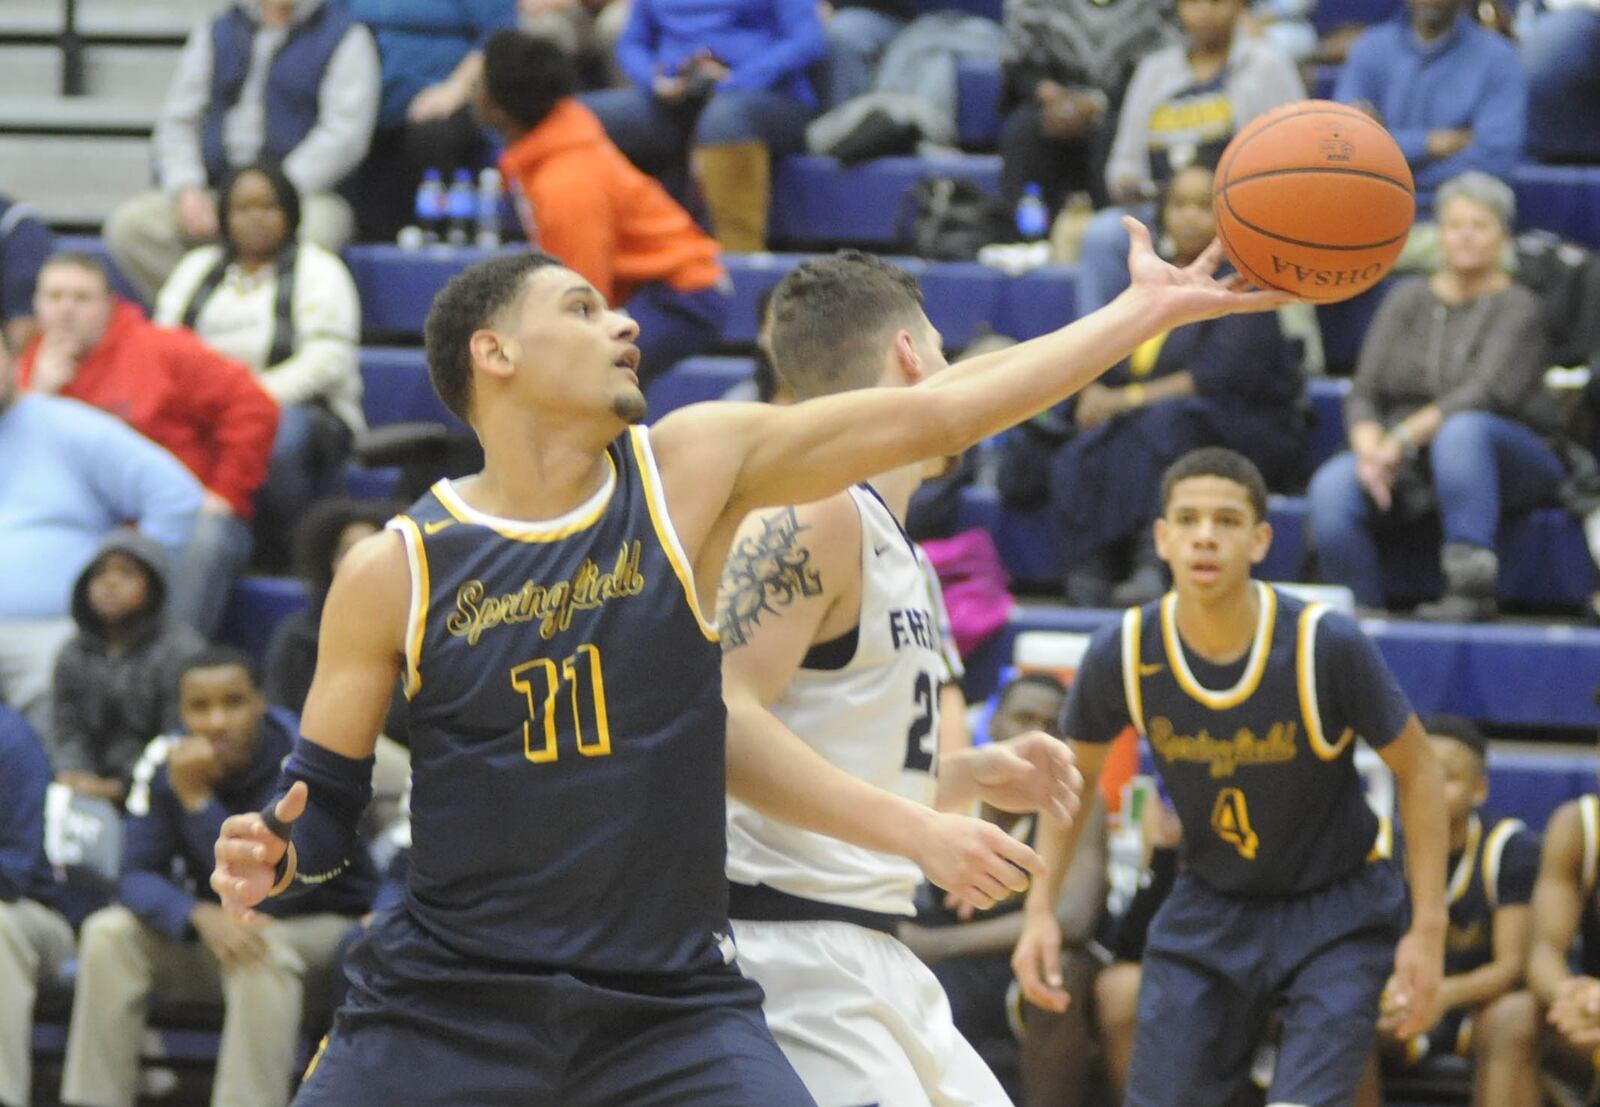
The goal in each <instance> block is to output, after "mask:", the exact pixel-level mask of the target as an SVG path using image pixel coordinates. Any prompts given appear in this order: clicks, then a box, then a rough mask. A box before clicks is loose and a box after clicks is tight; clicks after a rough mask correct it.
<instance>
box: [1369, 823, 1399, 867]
mask: <svg viewBox="0 0 1600 1107" xmlns="http://www.w3.org/2000/svg"><path fill="white" fill-rule="evenodd" d="M1393 856H1394V823H1393V822H1392V821H1390V819H1389V816H1387V815H1379V816H1378V833H1377V835H1376V836H1375V837H1374V838H1373V839H1372V848H1371V849H1370V850H1368V851H1367V860H1368V861H1387V860H1389V858H1391V857H1393Z"/></svg>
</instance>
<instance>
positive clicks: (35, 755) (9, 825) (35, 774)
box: [0, 707, 73, 1107]
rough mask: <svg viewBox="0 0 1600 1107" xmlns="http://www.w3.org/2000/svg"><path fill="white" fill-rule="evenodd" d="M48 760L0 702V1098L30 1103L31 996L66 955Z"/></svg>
mask: <svg viewBox="0 0 1600 1107" xmlns="http://www.w3.org/2000/svg"><path fill="white" fill-rule="evenodd" d="M49 785H50V760H49V758H47V757H46V756H45V753H44V745H43V743H41V742H40V740H39V735H38V734H36V733H35V732H34V729H33V728H32V727H30V726H29V725H28V721H27V720H26V719H24V718H23V717H22V716H21V715H19V714H17V713H16V712H15V711H12V710H11V709H9V708H7V707H0V1104H4V1105H5V1107H27V1104H29V1103H31V1102H32V1098H31V1097H32V1084H33V1072H32V1060H33V1056H32V1054H33V1002H34V998H35V997H36V996H37V995H38V994H39V987H40V986H41V985H42V984H46V983H48V982H49V981H51V980H53V979H55V977H56V975H57V973H59V972H60V970H61V967H62V966H63V965H65V964H66V963H67V961H68V960H70V959H71V957H72V953H73V947H72V927H71V926H70V925H69V924H68V923H67V920H66V919H64V918H62V917H61V915H60V914H59V913H58V912H57V911H56V910H55V908H54V906H53V903H54V900H55V878H54V877H53V876H52V874H51V871H50V863H49V862H48V861H47V860H46V859H45V855H44V797H45V789H46V788H48V787H49Z"/></svg>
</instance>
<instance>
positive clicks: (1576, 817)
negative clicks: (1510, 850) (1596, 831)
mask: <svg viewBox="0 0 1600 1107" xmlns="http://www.w3.org/2000/svg"><path fill="white" fill-rule="evenodd" d="M1597 813H1600V801H1597V800H1596V798H1595V797H1594V796H1580V797H1578V798H1577V799H1573V800H1568V801H1567V802H1566V803H1563V804H1562V805H1561V806H1560V807H1557V808H1556V809H1555V810H1554V811H1553V812H1551V814H1550V818H1549V819H1548V820H1547V821H1546V822H1545V824H1544V842H1543V846H1542V849H1543V853H1544V855H1545V856H1546V857H1547V858H1551V859H1553V860H1555V862H1556V865H1555V868H1556V869H1557V870H1565V871H1568V872H1570V874H1571V876H1572V877H1573V878H1574V879H1577V878H1579V877H1580V876H1581V869H1582V867H1583V862H1584V855H1585V853H1586V852H1588V843H1587V842H1586V839H1587V838H1588V836H1589V828H1590V826H1591V825H1592V824H1593V823H1594V822H1595V817H1596V815H1597ZM1596 844H1600V843H1596Z"/></svg>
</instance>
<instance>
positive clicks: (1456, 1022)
mask: <svg viewBox="0 0 1600 1107" xmlns="http://www.w3.org/2000/svg"><path fill="white" fill-rule="evenodd" d="M1422 726H1423V729H1424V730H1426V731H1427V732H1428V738H1429V740H1430V742H1431V743H1432V745H1433V750H1434V753H1435V755H1436V756H1437V757H1438V759H1439V765H1440V768H1442V769H1443V771H1444V794H1443V795H1442V796H1441V800H1442V802H1443V803H1444V807H1445V813H1446V814H1447V815H1448V816H1449V819H1450V857H1449V865H1448V868H1449V873H1450V884H1449V891H1448V898H1449V911H1450V924H1449V929H1448V931H1447V932H1446V934H1445V967H1444V971H1445V976H1444V980H1443V981H1442V982H1441V983H1440V985H1439V996H1438V999H1437V1001H1436V1003H1437V1007H1438V1009H1439V1011H1440V1012H1441V1017H1440V1019H1439V1021H1438V1022H1437V1023H1436V1024H1434V1025H1433V1026H1432V1027H1430V1028H1429V1029H1428V1030H1426V1031H1424V1032H1423V1033H1422V1034H1420V1035H1417V1036H1416V1037H1414V1038H1411V1039H1409V1040H1407V1041H1398V1040H1396V1039H1395V1037H1394V1035H1393V1028H1394V1022H1395V1020H1394V1018H1393V1016H1391V1015H1387V1014H1385V1015H1384V1016H1383V1017H1381V1018H1380V1019H1379V1020H1378V1048H1379V1050H1380V1052H1381V1053H1382V1056H1383V1068H1384V1069H1385V1070H1386V1071H1404V1070H1405V1069H1408V1068H1411V1067H1413V1066H1415V1065H1417V1064H1419V1063H1420V1062H1421V1061H1423V1060H1424V1059H1425V1058H1428V1057H1440V1056H1450V1055H1451V1054H1456V1055H1461V1056H1470V1057H1471V1058H1472V1059H1473V1062H1474V1064H1473V1070H1474V1071H1473V1081H1474V1084H1475V1085H1476V1089H1477V1090H1476V1093H1475V1095H1474V1097H1473V1102H1475V1103H1479V1104H1483V1105H1486V1107H1521V1105H1522V1104H1523V1103H1527V1102H1529V1101H1527V1100H1523V1099H1519V1098H1518V1096H1517V1089H1518V1088H1520V1087H1524V1086H1525V1085H1526V1082H1527V1072H1526V1071H1525V1065H1524V1061H1525V1058H1524V1057H1523V1056H1522V1051H1520V1050H1518V1049H1517V1048H1516V1045H1515V1039H1516V1038H1517V1037H1518V1030H1517V1024H1518V1022H1519V1021H1521V1018H1520V1015H1521V1013H1522V1011H1523V1008H1524V1006H1525V1005H1526V1003H1527V998H1526V996H1525V995H1523V994H1515V989H1516V988H1517V987H1518V986H1519V985H1520V984H1521V983H1522V976H1523V971H1524V970H1525V968H1526V967H1527V958H1528V934H1529V927H1530V925H1531V920H1530V918H1529V909H1528V900H1529V899H1530V897H1531V896H1532V895H1533V882H1534V878H1535V877H1537V876H1538V874H1539V836H1538V835H1537V834H1534V833H1532V832H1531V831H1529V830H1528V829H1527V828H1526V827H1525V826H1523V824H1522V821H1521V820H1520V819H1502V820H1501V821H1500V822H1498V823H1496V824H1495V825H1494V826H1492V827H1487V826H1484V824H1483V822H1482V820H1481V819H1480V817H1479V814H1480V812H1481V810H1482V808H1483V805H1484V803H1485V801H1487V800H1488V798H1489V775H1488V766H1487V762H1486V758H1487V757H1488V742H1487V741H1486V740H1485V739H1484V737H1483V734H1482V732H1480V731H1479V730H1478V728H1477V727H1476V726H1475V725H1473V723H1472V721H1471V720H1470V719H1463V718H1461V717H1459V716H1456V715H1434V716H1431V717H1429V718H1426V719H1423V720H1422ZM1531 1067H1532V1066H1531V1065H1528V1066H1526V1068H1531ZM1373 1077H1374V1078H1373V1079H1372V1080H1371V1081H1370V1083H1369V1084H1368V1085H1367V1086H1366V1087H1365V1088H1363V1094H1362V1096H1361V1097H1359V1098H1358V1099H1357V1101H1356V1103H1357V1107H1382V1094H1381V1089H1380V1087H1379V1086H1378V1085H1379V1081H1378V1080H1377V1079H1376V1073H1375V1072H1374V1073H1373Z"/></svg>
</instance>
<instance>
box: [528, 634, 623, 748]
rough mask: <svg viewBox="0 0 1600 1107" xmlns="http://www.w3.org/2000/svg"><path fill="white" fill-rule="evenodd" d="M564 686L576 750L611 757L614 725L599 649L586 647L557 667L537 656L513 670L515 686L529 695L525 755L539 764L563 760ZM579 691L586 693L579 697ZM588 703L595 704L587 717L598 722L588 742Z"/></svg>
mask: <svg viewBox="0 0 1600 1107" xmlns="http://www.w3.org/2000/svg"><path fill="white" fill-rule="evenodd" d="M585 659H587V661H585ZM563 683H565V684H567V685H569V686H570V687H571V688H572V696H571V703H572V731H573V734H574V735H575V736H576V738H577V745H578V752H579V753H581V754H583V756H585V757H609V756H610V755H611V724H610V723H609V722H607V721H606V682H605V677H604V676H603V675H602V673H601V670H600V649H599V647H597V646H592V645H589V644H587V643H586V644H584V645H582V646H579V647H578V652H577V653H575V654H573V655H572V656H571V657H568V658H565V659H564V660H563V661H562V662H561V667H560V668H559V669H557V668H556V663H555V662H554V661H551V660H550V659H549V658H548V657H536V658H534V659H533V660H532V661H524V662H523V663H522V664H521V665H518V666H517V667H516V668H515V669H512V670H511V687H513V688H515V689H516V690H517V691H519V692H521V693H522V694H523V695H524V696H526V697H528V721H527V722H525V723H523V724H522V753H523V756H524V757H526V758H527V759H528V760H529V761H532V762H533V763H534V764H535V765H543V764H545V763H546V762H549V761H554V760H556V758H557V757H558V756H560V755H559V753H558V751H557V749H556V711H557V702H556V701H557V698H558V693H559V691H560V689H561V685H562V684H563ZM580 689H585V691H584V692H583V693H582V694H580ZM586 700H587V701H588V703H589V704H590V705H591V707H590V708H589V710H588V711H587V714H589V715H591V716H592V717H593V719H594V731H593V734H594V737H593V738H592V739H588V740H586V739H585V738H584V733H585V732H584V725H583V724H584V715H585V714H586V712H585V708H584V701H586ZM541 719H542V720H543V723H542V727H541V730H542V732H543V734H544V742H543V744H542V745H540V746H539V747H537V748H536V747H535V746H534V738H533V733H534V724H535V723H536V722H538V721H539V720H541Z"/></svg>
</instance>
